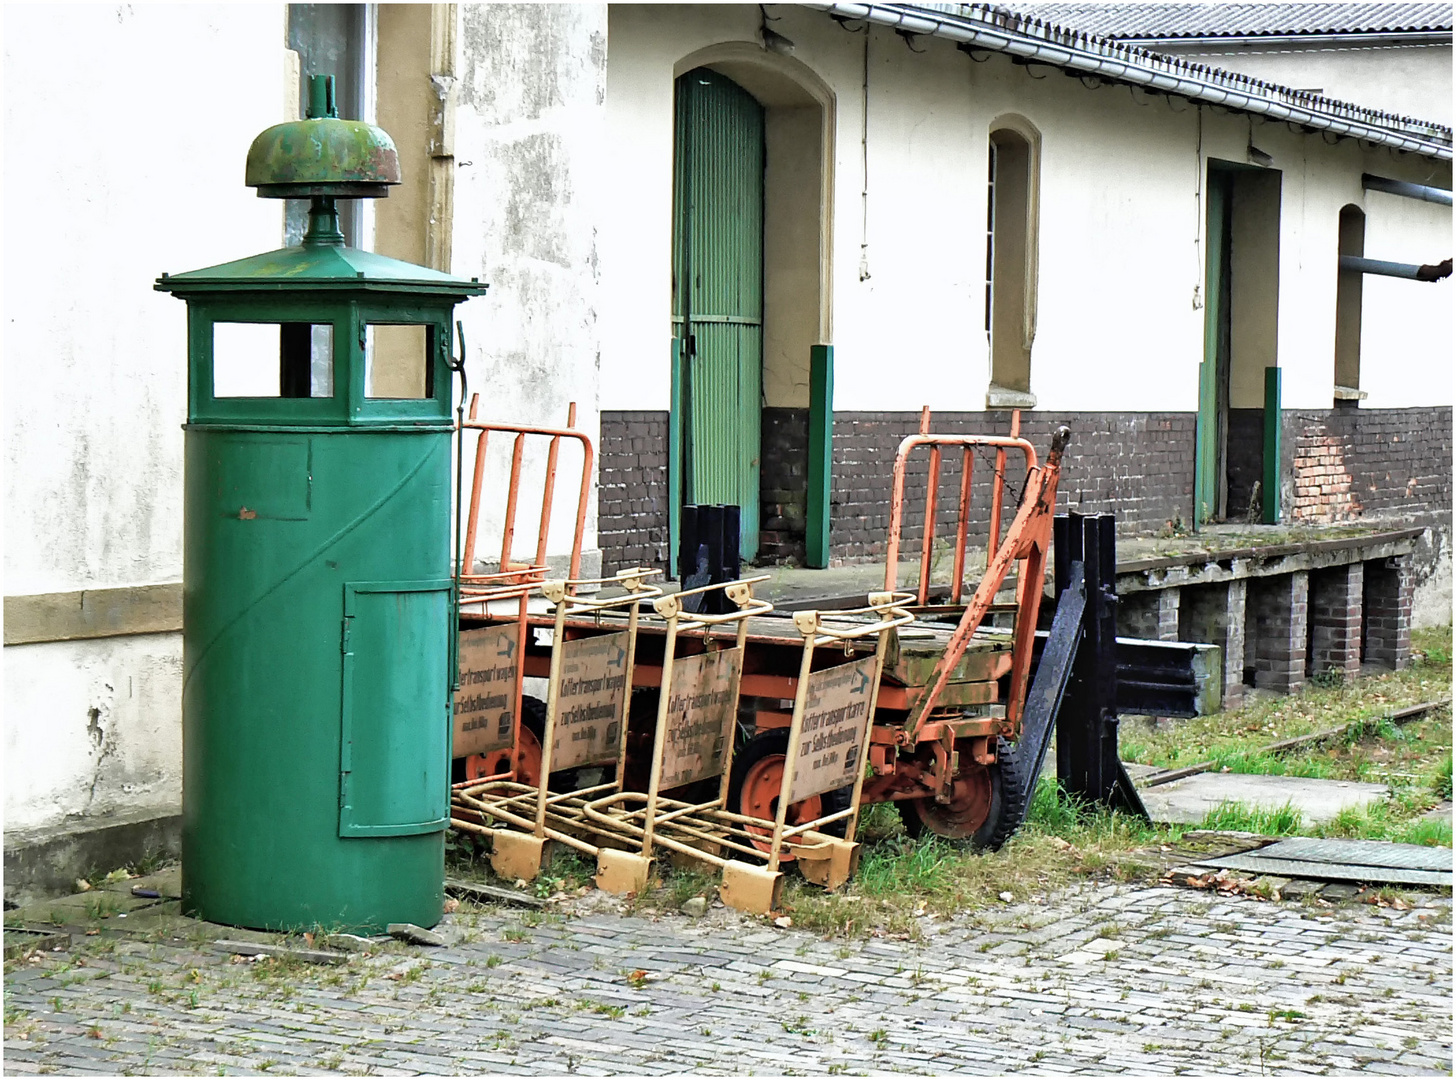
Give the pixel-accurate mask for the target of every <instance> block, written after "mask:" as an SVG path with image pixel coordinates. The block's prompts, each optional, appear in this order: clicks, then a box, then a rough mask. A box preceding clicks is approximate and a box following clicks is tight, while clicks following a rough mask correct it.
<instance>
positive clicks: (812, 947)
mask: <svg viewBox="0 0 1456 1080" xmlns="http://www.w3.org/2000/svg"><path fill="white" fill-rule="evenodd" d="M145 914H146V913H145V912H143V911H134V912H132V919H131V920H130V929H131V931H132V932H130V933H128V934H125V935H116V936H112V935H111V931H110V929H109V927H110V926H112V925H115V922H114V920H108V923H107V926H108V930H107V931H105V932H103V933H102V934H101V935H99V936H91V937H86V936H82V935H78V936H77V937H76V939H75V945H74V946H73V948H72V949H71V950H70V951H69V952H53V953H45V954H41V955H40V956H39V957H38V958H36V959H32V960H30V961H24V962H19V963H12V964H10V965H8V968H9V970H8V971H7V974H6V979H5V984H6V985H5V989H6V997H5V1058H4V1065H5V1069H6V1071H8V1072H10V1073H22V1072H25V1073H30V1072H44V1071H58V1072H68V1073H82V1072H94V1073H108V1074H112V1073H117V1072H126V1071H135V1072H148V1073H153V1072H206V1073H217V1072H223V1071H227V1072H259V1071H269V1072H275V1073H292V1072H296V1073H324V1072H373V1073H377V1074H390V1073H396V1074H397V1073H447V1074H448V1073H458V1072H469V1073H507V1074H517V1073H519V1074H535V1075H540V1074H549V1075H558V1074H565V1073H579V1074H582V1075H607V1074H630V1075H653V1074H667V1073H685V1072H692V1073H699V1074H704V1075H708V1074H719V1075H721V1074H746V1073H757V1074H775V1075H777V1074H811V1073H812V1074H823V1073H831V1074H832V1073H846V1074H860V1073H885V1072H907V1073H922V1074H937V1075H938V1074H947V1073H958V1072H965V1073H993V1074H994V1073H1003V1072H1010V1071H1016V1070H1034V1071H1036V1072H1038V1073H1071V1072H1078V1073H1091V1072H1097V1073H1113V1072H1131V1073H1138V1074H1144V1073H1163V1072H1173V1073H1176V1072H1190V1073H1198V1074H1210V1073H1217V1074H1227V1073H1236V1074H1245V1075H1249V1074H1262V1073H1264V1072H1268V1073H1286V1072H1294V1073H1348V1072H1351V1071H1356V1070H1360V1071H1366V1072H1373V1073H1416V1074H1420V1073H1427V1074H1432V1073H1443V1074H1446V1075H1449V1074H1450V1073H1451V1067H1452V1044H1451V1025H1452V998H1451V966H1452V965H1451V939H1450V925H1451V924H1450V915H1451V900H1450V898H1449V897H1427V898H1423V899H1422V900H1421V901H1420V903H1419V904H1418V905H1417V906H1416V907H1414V908H1413V909H1411V910H1406V911H1400V910H1395V909H1393V908H1378V907H1373V906H1370V905H1366V904H1348V905H1341V906H1337V907H1319V906H1301V905H1299V904H1296V903H1263V902H1259V901H1256V900H1254V899H1251V898H1220V897H1214V896H1210V895H1207V894H1203V893H1197V892H1193V891H1189V890H1182V889H1176V888H1169V887H1143V886H1130V885H1090V884H1089V885H1086V886H1084V887H1083V888H1081V889H1077V890H1072V891H1069V892H1065V893H1060V894H1057V895H1055V896H1054V897H1052V898H1051V899H1049V900H1046V901H1044V902H1042V903H1032V904H1019V905H1007V906H1005V907H1003V908H1001V909H999V910H997V911H995V912H991V913H982V914H980V915H979V916H977V917H975V919H974V920H972V919H971V918H969V917H968V918H967V919H964V920H960V921H958V922H957V923H955V924H952V923H950V922H947V921H928V920H927V921H925V922H924V925H923V929H924V939H923V940H921V941H908V940H905V941H900V940H890V939H886V938H872V939H869V940H867V941H853V942H846V941H839V940H823V939H821V938H819V937H816V936H813V935H810V934H806V933H802V932H800V931H797V930H794V929H784V930H780V929H777V928H775V927H773V926H772V925H770V924H768V923H766V922H764V921H756V920H749V919H741V918H739V917H738V916H736V915H734V914H732V913H729V912H726V911H722V910H711V911H710V912H709V913H708V915H707V916H706V917H704V918H702V919H700V920H693V919H691V918H689V917H687V916H684V915H680V914H672V915H667V916H660V917H650V916H644V915H642V914H640V913H639V914H637V915H625V914H620V913H615V912H611V911H606V910H598V911H596V912H594V913H593V912H591V911H584V912H583V911H578V913H576V914H567V915H564V916H559V915H549V914H548V915H542V914H541V913H539V912H529V911H528V912H520V911H512V910H508V909H504V908H489V909H481V910H479V911H462V912H460V913H457V914H456V915H455V916H452V917H450V920H449V921H448V922H447V923H446V924H445V926H444V930H445V933H446V935H447V937H449V938H451V939H453V943H452V944H450V945H448V946H447V947H445V948H437V949H426V948H419V947H409V946H404V945H399V944H395V943H388V944H385V945H383V946H381V947H380V948H381V951H379V952H376V953H373V954H370V955H367V956H354V957H351V958H350V960H349V961H348V963H347V964H345V965H342V966H338V967H320V966H314V965H304V964H299V963H297V962H281V961H277V960H268V961H262V962H245V961H239V960H237V959H234V958H232V957H230V956H229V955H227V954H226V953H225V952H223V951H221V950H219V949H218V948H217V947H216V946H215V945H214V944H213V942H214V941H215V940H216V939H217V938H219V937H223V936H229V937H237V936H238V934H237V932H231V933H229V932H225V931H220V930H219V929H218V928H217V927H212V926H208V925H206V924H200V923H195V922H189V921H185V920H181V919H180V918H173V919H172V920H171V922H170V923H168V922H167V921H166V920H165V919H164V920H162V921H160V922H158V923H157V924H156V925H155V927H154V929H153V930H152V931H151V932H150V933H148V932H147V931H146V930H145V924H144V916H145ZM137 931H141V932H137ZM150 937H160V938H164V940H149V938H150Z"/></svg>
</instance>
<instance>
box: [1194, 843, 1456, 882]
mask: <svg viewBox="0 0 1456 1080" xmlns="http://www.w3.org/2000/svg"><path fill="white" fill-rule="evenodd" d="M1199 865H1200V866H1217V867H1221V868H1225V869H1229V870H1245V871H1249V872H1252V873H1256V874H1274V875H1277V876H1279V877H1291V878H1313V879H1314V880H1316V881H1358V882H1364V883H1368V884H1380V885H1441V886H1445V887H1446V888H1448V889H1449V888H1450V887H1451V849H1450V848H1432V847H1421V846H1420V845H1418V844H1391V843H1386V842H1385V841H1383V840H1316V839H1312V838H1309V837H1303V836H1300V837H1294V838H1292V839H1289V840H1280V841H1279V842H1278V843H1274V844H1270V845H1269V846H1268V847H1262V848H1259V849H1258V850H1256V851H1244V852H1240V853H1239V854H1237V855H1225V856H1223V857H1222V858H1218V859H1208V860H1207V861H1205V862H1202V863H1200V864H1199Z"/></svg>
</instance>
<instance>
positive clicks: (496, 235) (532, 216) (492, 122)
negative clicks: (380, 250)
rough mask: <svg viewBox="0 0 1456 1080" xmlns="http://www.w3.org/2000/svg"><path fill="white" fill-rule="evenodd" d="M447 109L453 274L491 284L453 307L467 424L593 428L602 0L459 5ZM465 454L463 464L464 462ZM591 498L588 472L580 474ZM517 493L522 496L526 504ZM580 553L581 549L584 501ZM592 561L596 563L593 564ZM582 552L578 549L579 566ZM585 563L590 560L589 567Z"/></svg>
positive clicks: (557, 532) (567, 460)
mask: <svg viewBox="0 0 1456 1080" xmlns="http://www.w3.org/2000/svg"><path fill="white" fill-rule="evenodd" d="M458 10H459V20H460V21H459V25H458V37H457V40H458V50H459V56H458V59H457V72H458V85H457V99H456V102H457V103H456V112H455V161H456V165H457V168H456V176H455V228H454V235H453V246H454V251H453V263H454V265H453V270H454V272H455V273H456V274H459V275H462V276H465V277H472V276H474V277H479V278H480V280H482V281H486V282H489V283H490V292H489V293H488V294H487V295H486V296H485V297H483V298H481V299H477V300H474V301H472V302H471V303H469V304H467V305H465V306H464V307H462V308H461V311H460V319H461V321H462V322H463V324H464V326H465V336H466V341H467V344H468V346H469V354H468V367H467V372H466V373H467V375H468V377H469V380H470V386H471V388H472V390H478V391H479V392H480V412H479V416H480V419H482V420H487V421H496V422H502V423H517V424H529V425H543V426H548V427H565V426H566V418H567V408H568V405H569V403H571V402H573V401H574V402H576V407H577V414H576V423H577V427H578V428H580V429H581V430H582V431H585V432H587V433H588V434H590V435H591V436H592V438H593V439H595V438H596V435H597V433H598V431H599V427H600V425H599V422H598V401H597V365H598V362H599V351H600V344H599V343H600V334H601V331H600V319H601V306H602V298H601V296H600V290H599V286H598V229H599V226H600V223H601V220H602V216H603V213H604V211H605V210H606V209H607V207H606V204H605V203H604V202H603V201H602V200H601V198H600V197H599V196H600V193H599V190H598V189H599V186H600V176H601V172H602V166H603V162H604V159H610V158H611V156H612V155H611V153H610V151H609V148H608V147H607V145H606V142H605V140H604V137H603V136H604V134H605V132H604V128H603V118H604V111H605V110H604V98H605V93H606V85H605V84H606V64H607V14H606V5H605V4H462V5H460V6H459V8H458ZM545 460H546V454H545V443H544V441H535V440H533V441H532V443H531V446H530V453H529V455H528V456H527V458H526V459H525V461H526V467H525V470H524V472H523V480H522V492H523V496H522V497H523V503H522V507H521V509H520V511H519V512H518V513H519V515H520V516H519V517H518V520H517V525H516V537H517V542H516V544H515V548H514V553H515V554H516V555H517V556H518V557H520V558H524V557H526V556H528V555H529V553H530V552H531V551H532V550H533V549H534V546H535V540H536V535H537V526H538V522H539V516H540V506H541V503H540V494H539V493H540V491H541V490H542V486H543V480H544V475H545ZM473 461H474V458H473V453H472V452H471V451H469V450H467V458H466V467H467V469H469V468H471V467H472V465H473ZM486 461H487V467H486V479H487V485H488V486H487V488H486V490H487V491H489V492H496V493H500V497H499V498H498V499H495V500H492V501H490V502H489V503H487V504H486V505H485V506H484V507H483V512H482V515H481V519H480V520H481V536H480V541H479V544H480V546H479V548H478V550H477V558H478V559H482V560H485V561H488V562H492V563H493V562H496V561H498V560H499V558H500V545H501V523H502V521H503V520H504V512H505V498H504V492H505V490H506V488H507V485H508V482H509V479H510V461H511V447H510V440H509V439H508V438H505V437H496V438H494V439H493V440H492V441H491V443H490V445H489V448H488V450H487V457H486ZM581 461H582V455H581V453H580V451H579V450H578V448H577V446H576V445H575V444H570V443H567V444H563V447H562V449H561V451H560V458H559V463H558V479H557V488H556V497H555V500H554V512H553V514H552V518H551V527H550V537H549V544H548V548H547V551H548V554H549V555H564V554H566V553H567V552H569V551H570V548H571V542H572V536H573V531H574V524H575V517H576V506H577V494H578V490H579V489H578V485H577V481H578V479H579V477H580V476H581V472H580V469H581ZM591 479H592V490H593V492H594V491H595V471H594V470H593V471H592V473H591ZM527 493H531V496H530V498H527ZM586 521H587V524H586V533H585V537H584V539H583V547H584V548H585V549H586V550H587V551H588V552H593V550H594V549H595V547H596V500H595V498H594V497H593V498H592V501H591V504H590V506H589V508H588V511H587V519H586ZM597 558H599V556H597ZM592 563H593V558H592V556H591V555H588V558H587V560H586V565H587V566H588V568H589V567H590V565H591V564H592ZM596 565H599V562H598V563H597V564H596Z"/></svg>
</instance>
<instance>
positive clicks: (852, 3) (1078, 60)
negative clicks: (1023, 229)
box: [805, 0, 1451, 161]
mask: <svg viewBox="0 0 1456 1080" xmlns="http://www.w3.org/2000/svg"><path fill="white" fill-rule="evenodd" d="M805 5H806V6H807V7H812V8H818V9H820V10H823V11H825V12H827V13H828V14H829V15H830V16H832V17H833V18H836V19H846V20H856V19H865V18H868V19H870V20H871V21H873V22H877V23H880V24H881V25H887V26H892V27H895V28H896V31H897V32H905V33H908V34H910V35H914V34H933V35H936V36H942V37H948V38H950V39H951V40H954V41H957V42H958V43H961V44H965V45H969V46H972V47H977V48H982V49H988V50H990V51H992V52H999V53H1008V54H1010V55H1012V56H1014V57H1034V58H1036V60H1037V61H1038V62H1040V63H1044V64H1050V65H1052V66H1055V67H1059V68H1063V69H1064V70H1067V71H1070V72H1077V73H1083V74H1086V73H1090V74H1091V75H1093V76H1094V77H1096V78H1099V79H1102V80H1104V81H1112V82H1125V83H1129V84H1135V85H1141V86H1144V87H1145V88H1147V89H1149V90H1150V91H1152V92H1155V93H1164V94H1173V95H1176V96H1180V97H1186V98H1188V99H1189V100H1193V101H1207V102H1209V103H1211V104H1215V105H1221V106H1223V107H1224V108H1229V109H1234V110H1238V111H1246V112H1252V113H1257V114H1260V115H1265V116H1271V117H1273V118H1275V119H1278V120H1284V121H1286V122H1289V123H1293V124H1296V125H1300V126H1303V127H1305V128H1307V129H1308V130H1311V131H1317V130H1322V131H1333V132H1334V133H1335V134H1336V135H1343V136H1346V137H1350V138H1357V139H1371V140H1372V141H1375V142H1377V143H1382V144H1384V145H1388V146H1396V147H1398V148H1400V149H1402V150H1413V151H1415V152H1417V153H1420V154H1424V155H1427V156H1432V157H1436V158H1440V159H1443V160H1447V161H1449V160H1451V128H1450V127H1449V126H1447V125H1445V124H1438V123H1433V122H1431V121H1428V120H1417V119H1414V118H1412V117H1408V116H1397V115H1395V114H1392V113H1387V112H1383V111H1381V110H1379V109H1370V108H1366V107H1365V106H1361V105H1355V104H1352V103H1350V102H1346V101H1337V100H1335V99H1333V98H1326V97H1322V96H1320V95H1318V94H1315V93H1311V92H1310V91H1307V90H1295V89H1291V88H1290V87H1287V86H1280V85H1279V84H1277V83H1271V82H1266V81H1264V80H1263V79H1256V78H1253V77H1252V76H1249V75H1243V74H1240V73H1238V72H1234V71H1225V70H1223V69H1221V68H1216V67H1212V66H1209V65H1207V64H1200V63H1193V62H1190V61H1189V60H1186V59H1181V58H1179V57H1176V56H1169V55H1166V54H1163V53H1159V52H1155V51H1150V50H1149V49H1146V48H1144V47H1142V46H1140V45H1136V44H1132V43H1127V44H1124V43H1122V42H1119V41H1114V40H1112V39H1111V38H1107V37H1103V36H1102V35H1099V34H1096V33H1093V32H1091V31H1088V30H1084V29H1081V28H1079V27H1067V26H1060V25H1057V24H1054V23H1051V22H1049V21H1047V20H1044V19H1041V18H1037V17H1033V16H1031V15H1028V14H1021V13H1020V12H1017V11H1013V10H1011V9H1010V8H1007V7H1003V6H1001V5H999V4H943V3H920V4H896V3H883V2H875V0H870V2H865V0H805Z"/></svg>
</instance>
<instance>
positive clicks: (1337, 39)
mask: <svg viewBox="0 0 1456 1080" xmlns="http://www.w3.org/2000/svg"><path fill="white" fill-rule="evenodd" d="M1113 40H1115V41H1119V42H1121V43H1122V44H1124V45H1137V46H1139V47H1146V46H1148V45H1160V46H1164V47H1170V46H1178V45H1224V46H1228V47H1230V48H1234V47H1237V48H1238V49H1240V50H1243V49H1246V48H1249V47H1251V46H1256V45H1306V46H1308V47H1310V48H1313V49H1319V48H1328V47H1330V46H1356V45H1384V46H1389V47H1391V48H1394V47H1396V46H1402V45H1450V44H1451V31H1450V30H1402V31H1395V32H1386V31H1378V30H1377V31H1369V32H1364V33H1352V34H1342V33H1337V32H1334V33H1318V32H1316V33H1308V34H1241V35H1237V36H1236V35H1233V34H1198V35H1193V34H1189V35H1187V36H1184V37H1176V36H1170V37H1139V36H1137V35H1134V34H1127V35H1123V34H1119V35H1117V36H1116V37H1115V38H1114V39H1113Z"/></svg>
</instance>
